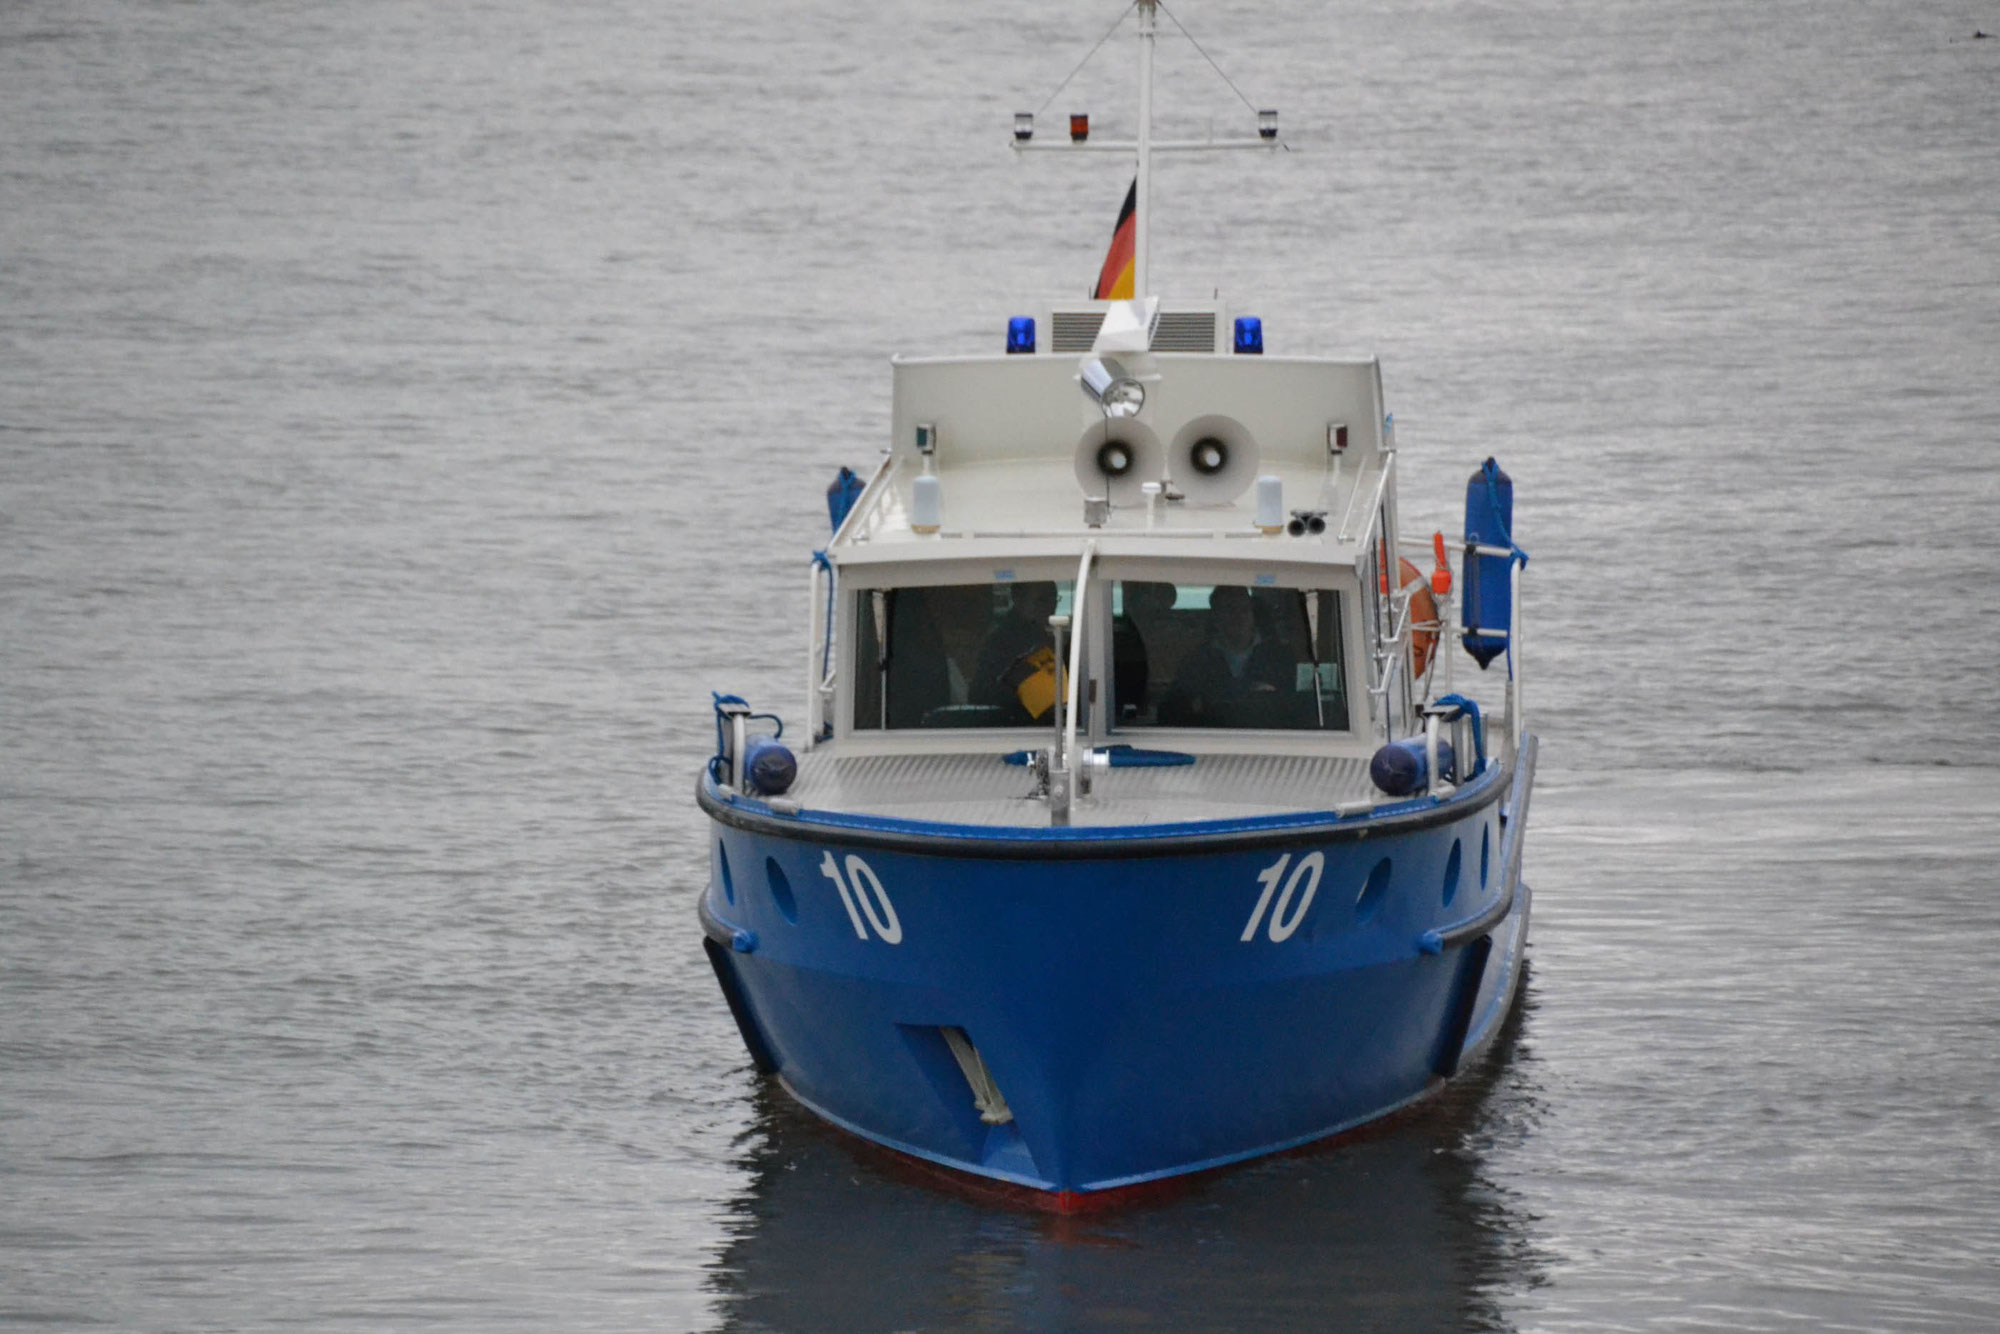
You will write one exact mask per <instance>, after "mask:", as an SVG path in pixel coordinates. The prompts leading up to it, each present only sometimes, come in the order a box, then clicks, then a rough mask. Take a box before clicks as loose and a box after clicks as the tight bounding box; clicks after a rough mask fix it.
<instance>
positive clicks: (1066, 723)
mask: <svg viewBox="0 0 2000 1334" xmlns="http://www.w3.org/2000/svg"><path fill="white" fill-rule="evenodd" d="M1096 559H1097V543H1096V541H1094V540H1093V541H1089V542H1085V543H1084V544H1083V558H1082V559H1081V560H1079V561H1078V562H1077V566H1076V596H1075V597H1074V598H1072V599H1071V600H1070V608H1069V682H1068V684H1069V690H1068V692H1067V694H1066V695H1065V697H1064V702H1063V710H1064V713H1065V715H1066V716H1065V717H1064V718H1063V753H1062V767H1063V772H1064V773H1066V774H1069V775H1071V778H1070V782H1071V783H1072V784H1074V783H1075V781H1076V780H1075V777H1074V775H1075V773H1076V712H1077V709H1076V706H1077V689H1078V684H1079V682H1078V679H1077V678H1078V668H1079V667H1080V665H1081V664H1082V662H1083V623H1084V622H1083V609H1084V605H1085V602H1086V600H1087V594H1086V591H1085V590H1087V589H1088V588H1089V587H1090V567H1091V564H1092V563H1093V562H1094V561H1096ZM1074 790H1075V789H1074V787H1072V788H1071V791H1072V792H1074Z"/></svg>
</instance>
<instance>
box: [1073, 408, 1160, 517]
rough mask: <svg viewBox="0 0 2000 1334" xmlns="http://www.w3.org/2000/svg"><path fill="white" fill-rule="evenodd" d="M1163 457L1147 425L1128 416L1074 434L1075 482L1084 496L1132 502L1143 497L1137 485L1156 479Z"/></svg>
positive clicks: (1123, 503)
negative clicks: (1079, 434) (1081, 489)
mask: <svg viewBox="0 0 2000 1334" xmlns="http://www.w3.org/2000/svg"><path fill="white" fill-rule="evenodd" d="M1165 457H1166V454H1165V451H1164V450H1162V449H1161V448H1160V437H1158V436H1157V435H1154V434H1153V432H1152V429H1151V428H1150V427H1146V426H1142V425H1140V424H1139V423H1138V422H1136V421H1133V420H1132V419H1131V418H1129V417H1126V418H1120V419H1108V420H1103V421H1099V422H1096V423H1094V424H1093V425H1091V426H1090V427H1089V428H1088V429H1086V430H1085V431H1084V433H1083V434H1082V435H1081V436H1079V437H1077V442H1076V484H1077V485H1078V486H1080V487H1082V488H1083V494H1084V495H1086V496H1104V497H1107V498H1108V499H1109V500H1110V501H1111V503H1112V504H1114V505H1136V504H1138V503H1139V502H1140V501H1141V500H1142V499H1143V498H1144V497H1143V496H1142V495H1141V493H1140V491H1139V488H1140V487H1141V486H1143V485H1145V484H1146V483H1147V482H1157V481H1159V480H1160V473H1161V471H1162V467H1161V464H1162V462H1163V460H1164V459H1165Z"/></svg>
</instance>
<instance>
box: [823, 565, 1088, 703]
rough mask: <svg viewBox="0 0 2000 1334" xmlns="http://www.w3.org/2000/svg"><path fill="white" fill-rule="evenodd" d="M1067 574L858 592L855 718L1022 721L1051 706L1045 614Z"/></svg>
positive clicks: (1065, 596) (1064, 605)
mask: <svg viewBox="0 0 2000 1334" xmlns="http://www.w3.org/2000/svg"><path fill="white" fill-rule="evenodd" d="M1072 587H1073V585H1072V582H1071V581H1069V580H1063V581H1060V582H1058V581H1054V580H1047V579H1042V580H1027V579H1024V580H1015V581H1009V582H1005V583H992V584H939V585H932V586H929V587H922V588H884V589H868V588H864V589H862V590H860V592H859V593H858V594H857V595H856V597H855V620H856V625H855V633H854V634H853V636H852V637H851V638H850V639H849V641H848V642H849V643H851V644H853V645H854V646H855V659H854V727H855V729H856V730H857V731H876V730H880V729H882V728H883V727H889V728H902V727H1026V726H1029V725H1030V724H1034V723H1046V722H1048V721H1050V718H1051V714H1052V712H1053V710H1054V708H1055V682H1056V670H1055V646H1054V642H1053V639H1052V637H1051V634H1050V631H1049V617H1050V616H1053V615H1055V614H1057V613H1059V612H1061V613H1067V612H1068V611H1069V605H1070V593H1071V589H1072Z"/></svg>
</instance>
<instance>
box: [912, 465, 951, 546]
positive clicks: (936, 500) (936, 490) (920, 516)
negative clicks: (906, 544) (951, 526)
mask: <svg viewBox="0 0 2000 1334" xmlns="http://www.w3.org/2000/svg"><path fill="white" fill-rule="evenodd" d="M943 524H944V483H943V482H941V481H939V480H938V479H937V478H936V477H934V476H932V475H930V474H928V473H926V474H925V475H924V476H922V477H919V478H917V480H916V481H915V482H913V483H912V484H911V486H910V531H911V532H915V533H935V532H936V531H937V530H938V529H939V528H940V527H942V526H943Z"/></svg>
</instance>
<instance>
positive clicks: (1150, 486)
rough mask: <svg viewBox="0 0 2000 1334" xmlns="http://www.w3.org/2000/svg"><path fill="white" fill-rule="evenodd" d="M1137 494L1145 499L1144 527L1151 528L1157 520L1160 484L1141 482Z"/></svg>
mask: <svg viewBox="0 0 2000 1334" xmlns="http://www.w3.org/2000/svg"><path fill="white" fill-rule="evenodd" d="M1139 493H1140V494H1141V495H1143V496H1145V497H1146V526H1147V527H1148V528H1151V527H1152V526H1153V524H1154V523H1155V522H1156V521H1157V520H1158V519H1159V514H1160V484H1159V483H1158V482H1143V483H1141V484H1140V486H1139Z"/></svg>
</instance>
